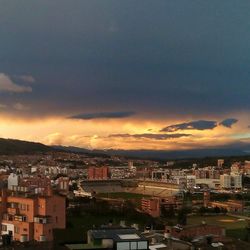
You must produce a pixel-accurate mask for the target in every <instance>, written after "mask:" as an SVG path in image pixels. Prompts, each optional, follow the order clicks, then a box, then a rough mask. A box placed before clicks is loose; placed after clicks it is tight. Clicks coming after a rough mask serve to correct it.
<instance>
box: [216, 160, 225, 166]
mask: <svg viewBox="0 0 250 250" xmlns="http://www.w3.org/2000/svg"><path fill="white" fill-rule="evenodd" d="M224 163H225V161H224V159H218V161H217V166H218V167H219V168H221V167H223V165H224Z"/></svg>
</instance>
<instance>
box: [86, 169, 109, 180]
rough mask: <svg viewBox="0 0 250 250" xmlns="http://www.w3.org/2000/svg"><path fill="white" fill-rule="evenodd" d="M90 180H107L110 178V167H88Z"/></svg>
mask: <svg viewBox="0 0 250 250" xmlns="http://www.w3.org/2000/svg"><path fill="white" fill-rule="evenodd" d="M88 179H89V180H107V179H109V168H108V167H99V168H98V167H89V168H88Z"/></svg>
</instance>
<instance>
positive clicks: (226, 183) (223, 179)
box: [220, 174, 231, 188]
mask: <svg viewBox="0 0 250 250" xmlns="http://www.w3.org/2000/svg"><path fill="white" fill-rule="evenodd" d="M220 187H221V188H231V175H229V174H223V175H221V176H220Z"/></svg>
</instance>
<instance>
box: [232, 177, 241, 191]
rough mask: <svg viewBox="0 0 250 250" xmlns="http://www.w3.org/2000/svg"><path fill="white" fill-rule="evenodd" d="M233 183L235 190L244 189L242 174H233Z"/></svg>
mask: <svg viewBox="0 0 250 250" xmlns="http://www.w3.org/2000/svg"><path fill="white" fill-rule="evenodd" d="M231 183H232V187H234V188H237V189H238V188H242V175H241V174H232V175H231Z"/></svg>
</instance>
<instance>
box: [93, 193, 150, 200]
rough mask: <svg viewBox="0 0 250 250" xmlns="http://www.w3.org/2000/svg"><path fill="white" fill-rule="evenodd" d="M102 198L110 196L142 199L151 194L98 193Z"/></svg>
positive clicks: (113, 197)
mask: <svg viewBox="0 0 250 250" xmlns="http://www.w3.org/2000/svg"><path fill="white" fill-rule="evenodd" d="M97 197H100V198H110V199H124V200H140V199H142V198H143V197H145V198H146V197H150V196H149V195H143V194H135V193H123V192H120V193H100V194H98V195H97Z"/></svg>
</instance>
